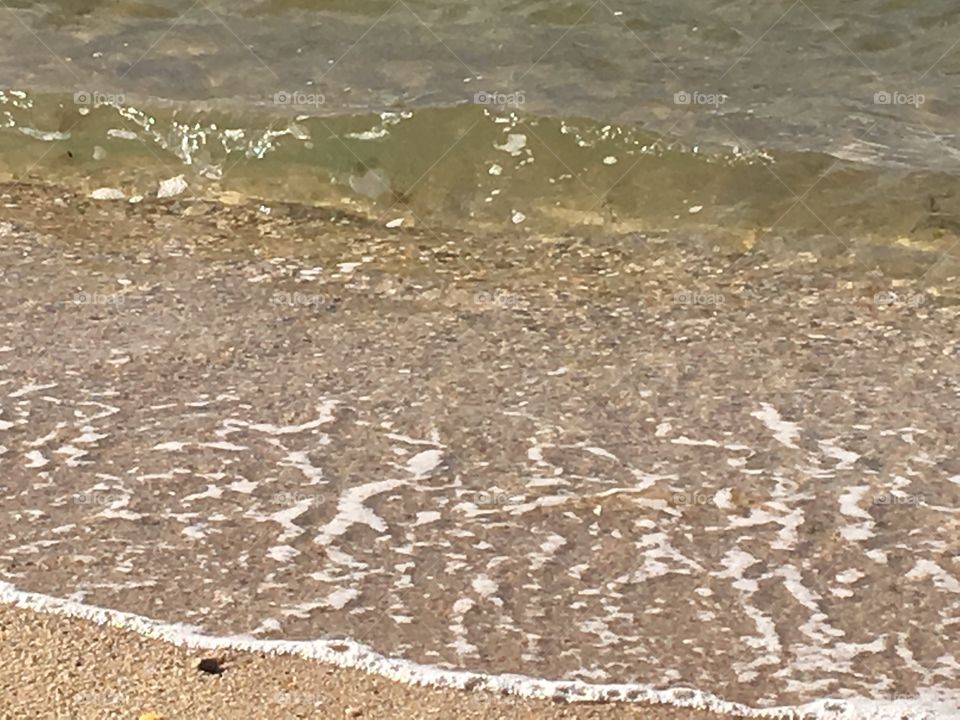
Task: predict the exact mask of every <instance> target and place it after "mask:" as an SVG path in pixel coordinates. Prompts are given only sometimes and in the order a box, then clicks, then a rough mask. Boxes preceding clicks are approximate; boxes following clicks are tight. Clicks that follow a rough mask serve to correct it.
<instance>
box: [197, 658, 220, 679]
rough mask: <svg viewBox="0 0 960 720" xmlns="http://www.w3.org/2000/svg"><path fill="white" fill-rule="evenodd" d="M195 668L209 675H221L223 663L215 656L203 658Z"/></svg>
mask: <svg viewBox="0 0 960 720" xmlns="http://www.w3.org/2000/svg"><path fill="white" fill-rule="evenodd" d="M197 670H199V671H200V672H205V673H207V674H209V675H223V665H221V664H220V661H219V660H217V658H204V659H203V660H201V661H200V663H199V664H198V665H197Z"/></svg>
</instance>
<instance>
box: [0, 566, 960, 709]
mask: <svg viewBox="0 0 960 720" xmlns="http://www.w3.org/2000/svg"><path fill="white" fill-rule="evenodd" d="M328 600H329V598H328ZM0 602H3V603H7V604H11V605H15V606H17V607H20V608H24V609H29V610H34V611H37V612H46V613H52V614H55V615H62V616H65V617H73V618H83V619H86V620H90V621H93V622H95V623H97V624H100V625H111V626H113V627H117V628H122V629H125V630H129V631H131V632H135V633H138V634H140V635H143V636H145V637H150V638H156V639H159V640H164V641H166V642H169V643H172V644H174V645H177V646H181V647H189V648H193V649H198V650H222V649H225V648H230V649H233V650H239V651H248V652H266V653H273V654H277V655H293V656H298V657H303V658H307V659H313V660H318V661H320V662H323V663H328V664H331V665H335V666H337V667H342V668H353V669H358V670H362V671H365V672H370V673H373V674H376V675H379V676H381V677H384V678H387V679H390V680H394V681H398V682H404V683H408V684H412V685H424V686H429V687H443V688H453V689H462V690H485V691H491V692H495V693H503V694H510V695H516V696H519V697H524V698H531V699H538V698H545V699H562V700H566V701H568V702H597V701H603V700H610V701H629V702H637V703H654V704H665V705H672V706H675V707H685V708H697V709H702V710H710V711H713V712H717V713H723V714H729V715H739V716H743V717H756V718H795V717H797V715H801V716H804V715H805V716H808V717H810V718H813V719H815V720H960V709H958V708H960V693H956V692H949V691H944V690H938V689H933V688H928V689H924V690H922V691H921V692H920V694H919V695H918V697H916V698H909V699H907V698H902V699H896V700H871V699H867V698H845V699H824V700H817V701H814V702H811V703H806V704H804V705H800V706H780V707H771V708H753V707H749V706H747V705H743V704H741V703H734V702H730V701H727V700H723V699H722V698H719V697H717V696H716V695H713V694H711V693H708V692H705V691H702V690H697V689H694V688H686V687H675V688H670V689H668V690H658V689H655V688H653V687H651V686H648V685H643V684H639V683H636V684H626V683H624V684H594V683H587V682H581V681H567V680H546V679H542V678H535V677H528V676H525V675H517V674H502V675H493V674H487V673H481V672H471V671H466V670H448V669H445V668H439V667H434V666H430V665H422V664H420V663H416V662H412V661H409V660H403V659H399V658H390V657H385V656H383V655H381V654H379V653H377V652H376V651H374V650H373V649H371V648H370V647H368V646H366V645H363V644H361V643H358V642H355V641H353V640H341V639H330V640H327V639H318V640H269V639H262V638H256V637H253V636H251V635H234V636H225V637H220V636H212V635H206V634H204V633H202V632H200V631H199V630H197V629H196V628H194V627H191V626H188V625H183V624H169V623H161V622H158V621H156V620H151V619H149V618H146V617H143V616H140V615H134V614H132V613H125V612H120V611H118V610H109V609H104V608H99V607H96V606H93V605H86V604H83V603H81V602H77V601H75V600H66V599H62V598H54V597H50V596H49V595H42V594H39V593H31V592H24V591H22V590H18V589H17V588H16V587H15V586H14V585H12V584H10V583H7V582H3V581H0Z"/></svg>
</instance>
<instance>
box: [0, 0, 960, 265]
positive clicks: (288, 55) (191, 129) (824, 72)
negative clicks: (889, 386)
mask: <svg viewBox="0 0 960 720" xmlns="http://www.w3.org/2000/svg"><path fill="white" fill-rule="evenodd" d="M2 12H3V13H4V16H5V19H6V22H5V23H3V24H2V26H0V47H2V48H3V50H2V51H0V89H4V93H3V95H2V96H0V128H2V129H0V150H2V160H0V162H2V171H3V172H4V173H5V174H6V175H8V176H10V177H14V178H25V177H33V178H37V179H41V180H47V181H49V180H54V181H69V182H71V183H74V182H77V183H80V184H82V185H83V187H84V188H85V189H88V190H91V191H92V190H94V189H96V188H98V187H111V188H118V189H120V190H122V191H123V192H124V193H125V194H126V195H128V196H129V195H137V194H142V195H148V194H149V193H151V192H155V191H156V189H157V186H158V182H159V181H160V180H163V179H165V178H169V177H172V176H176V175H180V174H183V175H184V178H185V180H186V182H187V183H188V185H189V188H190V191H191V192H193V193H201V192H202V193H208V194H217V193H221V194H222V193H233V192H237V193H241V194H244V195H252V196H256V197H262V198H281V199H288V200H302V201H307V202H337V203H341V202H342V203H347V204H350V205H353V206H355V207H357V208H362V209H364V210H365V211H367V212H370V213H372V214H373V215H374V217H377V218H380V217H381V216H382V219H383V220H384V222H388V221H390V220H398V219H399V218H401V217H403V218H405V220H404V222H406V223H408V224H410V223H419V224H421V225H422V224H428V225H429V224H431V223H433V222H441V221H442V222H444V223H450V222H453V223H456V224H460V225H469V224H477V223H479V224H491V225H493V226H496V227H502V228H512V227H515V226H521V227H522V228H530V227H537V228H543V229H549V230H562V229H563V228H565V227H569V226H570V225H571V224H573V225H578V224H591V225H600V224H602V225H619V226H624V227H643V228H646V227H657V228H670V227H676V226H711V227H714V228H716V227H722V228H726V229H730V230H732V231H734V232H735V233H736V234H738V236H739V237H742V238H743V242H744V243H745V244H747V245H749V244H750V242H752V240H751V237H752V235H751V234H753V235H760V236H762V235H764V234H767V233H770V232H778V233H787V234H789V233H794V232H796V233H801V234H808V235H809V234H818V235H819V234H823V235H827V236H831V235H832V236H847V235H850V234H867V235H871V236H872V235H878V236H882V237H884V238H886V239H887V240H888V241H890V242H896V241H898V240H899V241H901V242H905V241H909V243H911V244H915V245H918V246H921V247H923V248H926V249H938V248H940V246H941V245H944V244H949V243H950V242H951V241H952V239H954V237H955V236H956V234H957V231H958V227H960V215H957V214H955V213H960V202H958V201H957V192H956V190H957V183H958V180H957V178H958V176H960V172H958V169H960V142H958V141H957V139H956V128H957V125H958V123H960V97H958V94H957V92H956V77H957V75H958V74H960V50H957V48H955V47H954V45H955V43H956V37H957V29H958V20H960V9H958V8H957V7H956V6H955V4H951V3H947V2H939V1H934V2H925V3H922V4H921V3H917V2H906V1H905V0H901V1H891V0H882V1H881V0H855V1H853V2H849V3H845V4H843V6H842V7H838V6H836V4H835V3H827V2H816V1H813V0H811V2H808V3H789V2H783V1H780V0H777V1H776V2H771V3H763V4H758V3H727V2H720V1H719V0H711V1H709V2H704V1H702V0H701V1H697V2H695V1H693V0H680V1H679V2H674V3H638V2H630V3H625V4H623V5H615V4H610V3H606V2H603V3H589V2H585V1H580V0H576V1H572V2H560V3H556V2H552V3H547V2H522V3H521V2H510V1H508V0H497V1H495V2H481V3H472V4H466V3H462V4H457V5H451V4H449V3H441V2H435V1H430V0H411V1H410V2H398V3H390V2H386V1H385V0H366V1H364V2H351V3H346V2H341V1H332V2H313V1H309V0H284V1H282V2H281V1H279V0H272V1H261V2H256V1H252V0H242V1H241V2H233V3H225V2H218V1H217V2H209V3H203V4H199V5H194V4H192V3H190V2H179V1H175V2H168V3H162V4H161V3H150V2H131V1H128V0H122V1H120V2H109V3H108V2H98V1H95V0H85V1H80V2H66V1H64V2H41V3H37V2H25V1H22V0H21V1H20V2H14V3H8V7H7V9H6V10H3V11H2ZM24 93H25V94H24Z"/></svg>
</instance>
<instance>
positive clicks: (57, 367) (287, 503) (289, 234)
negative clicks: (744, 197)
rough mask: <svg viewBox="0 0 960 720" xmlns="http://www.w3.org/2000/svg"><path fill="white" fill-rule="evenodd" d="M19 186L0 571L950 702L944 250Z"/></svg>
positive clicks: (408, 649) (93, 592)
mask: <svg viewBox="0 0 960 720" xmlns="http://www.w3.org/2000/svg"><path fill="white" fill-rule="evenodd" d="M2 199H3V208H2V212H0V236H2V238H3V245H2V246H0V253H2V255H0V267H2V268H3V272H4V277H3V278H2V284H0V292H2V297H0V300H2V303H0V306H2V310H0V327H2V328H3V335H2V336H0V373H2V375H0V383H2V385H0V392H2V395H0V400H2V403H0V409H2V412H0V431H2V432H0V463H2V465H3V470H4V476H3V481H2V487H0V496H2V503H3V504H2V507H3V512H2V513H0V537H3V538H5V540H4V544H3V546H2V547H0V579H2V580H4V581H6V582H9V583H12V584H14V585H16V586H17V587H18V588H20V589H22V590H29V591H35V592H42V593H47V594H50V595H55V596H59V597H69V598H71V599H73V600H75V601H78V602H85V603H90V604H93V605H99V606H103V607H111V608H117V609H121V610H126V611H129V612H134V613H137V614H140V615H145V616H148V617H151V618H155V619H157V620H160V621H164V622H170V623H175V622H187V623H191V624H195V625H199V626H202V627H203V628H204V629H205V630H207V631H208V632H211V633H218V634H235V633H250V634H253V635H255V636H256V637H258V638H261V639H264V640H274V639H276V640H279V639H284V640H290V639H314V638H317V637H331V638H353V639H356V640H358V641H360V642H363V643H366V644H368V645H371V646H374V647H375V648H376V649H377V650H378V651H380V652H382V653H384V654H386V655H390V656H394V657H403V658H406V659H409V660H412V661H416V662H419V663H422V664H426V665H432V666H437V667H443V668H465V669H469V670H475V671H481V672H488V673H510V672H513V673H518V672H520V673H524V674H527V675H531V676H534V677H545V678H551V679H558V680H563V681H580V682H591V683H607V682H609V683H639V684H642V685H643V686H644V687H646V688H650V689H652V690H654V691H661V690H663V691H666V690H667V689H668V688H675V687H686V688H690V687H692V688H698V689H700V690H704V691H707V692H711V693H714V694H715V695H716V696H719V697H721V698H724V699H726V700H729V701H734V702H740V703H746V704H749V705H751V706H753V707H771V706H774V705H784V704H796V705H799V704H802V703H806V702H811V701H813V700H816V699H819V698H823V697H846V698H851V697H856V696H866V697H870V698H874V699H898V700H904V701H910V700H911V699H912V700H914V701H915V702H914V709H915V708H916V707H919V708H925V707H926V702H927V699H926V697H925V695H924V693H927V692H929V691H930V690H931V688H939V689H941V690H942V691H944V692H954V693H956V691H957V689H958V686H957V677H956V673H955V671H954V668H955V667H956V665H957V662H958V661H957V658H958V657H960V647H958V645H957V642H958V641H957V638H958V635H957V633H956V632H954V630H955V628H956V617H957V616H958V613H957V608H958V599H957V596H958V593H960V581H958V579H957V576H958V565H960V559H958V558H960V555H958V551H960V547H958V545H957V537H958V535H957V532H958V524H957V522H958V520H957V515H956V507H957V505H958V488H960V466H958V464H957V462H958V461H957V458H958V457H960V454H958V452H957V446H956V437H957V432H958V428H957V425H956V423H957V412H956V411H957V408H958V398H960V388H958V386H957V383H956V378H957V376H958V373H957V370H958V348H960V345H958V341H957V339H956V333H955V327H956V321H957V316H958V306H957V304H956V278H957V275H958V272H957V262H956V259H955V258H953V257H950V256H943V255H941V254H938V253H935V252H924V251H919V250H910V249H906V248H902V247H895V246H892V245H891V246H889V247H887V246H856V247H848V246H847V245H846V244H845V243H844V242H843V241H840V240H838V239H836V238H822V237H821V238H809V239H807V240H805V241H803V243H801V244H799V245H798V244H790V245H788V244H787V243H786V242H785V241H784V240H783V239H781V238H777V237H769V238H759V239H758V238H757V237H753V236H751V237H722V236H720V235H718V236H717V237H707V236H703V235H699V236H695V237H689V238H678V237H674V236H669V235H665V234H663V233H658V232H656V231H654V230H648V231H644V232H640V231H634V232H631V233H617V232H612V231H602V230H599V229H593V230H591V229H589V228H587V229H584V228H571V231H570V233H567V234H564V235H560V236H538V235H526V234H522V231H518V232H517V233H515V234H500V235H474V234H471V233H469V232H465V231H462V230H452V229H450V230H444V229H437V228H433V229H431V228H421V229H416V230H406V229H404V230H400V231H390V230H387V229H385V228H383V227H381V226H380V225H378V224H373V223H370V222H367V221H365V220H364V219H362V218H359V217H355V216H351V215H348V214H345V213H343V212H338V211H333V210H327V209H322V208H309V207H302V206H297V205H283V204H270V206H269V207H267V206H264V205H262V204H258V203H249V204H241V205H237V206H228V205H225V204H223V203H220V202H216V201H199V200H197V201H194V200H188V199H179V200H170V201H164V202H156V201H153V200H146V201H144V202H143V203H142V204H140V205H131V204H129V203H126V202H94V201H90V200H88V199H86V198H84V197H79V196H77V195H74V194H72V193H69V192H66V191H59V190H55V189H51V188H44V187H40V186H27V185H19V186H11V187H7V188H6V189H4V191H3V198H2ZM571 692H573V691H571ZM578 692H579V691H578ZM625 697H628V698H629V693H628V694H627V695H625Z"/></svg>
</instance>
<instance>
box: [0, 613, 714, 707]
mask: <svg viewBox="0 0 960 720" xmlns="http://www.w3.org/2000/svg"><path fill="white" fill-rule="evenodd" d="M204 657H205V656H203V655H200V654H197V653H196V652H191V651H189V650H184V649H180V648H176V647H174V646H172V645H169V644H167V643H163V642H160V641H157V640H150V639H147V638H144V637H141V636H139V635H136V634H134V633H132V632H127V631H123V630H119V629H117V628H111V627H102V626H98V625H95V624H93V623H91V622H88V621H83V620H75V619H66V618H63V617H58V616H55V615H46V614H38V613H34V612H30V611H26V610H17V609H14V608H12V607H10V606H7V605H0V720H24V719H25V718H31V719H34V718H35V719H36V720H48V719H49V720H54V719H59V718H70V720H103V718H107V717H109V718H111V719H112V720H121V719H123V720H126V719H127V718H129V719H130V720H136V719H137V718H140V717H141V716H142V715H143V714H145V713H149V712H153V713H155V714H156V715H157V716H158V717H159V718H160V719H162V720H221V719H222V718H238V719H240V718H243V719H244V720H280V719H281V718H282V719H284V720H286V719H287V718H324V719H326V718H330V719H331V720H333V719H335V718H367V719H369V720H378V719H380V718H384V719H385V718H390V719H391V720H392V719H394V718H395V719H396V720H427V719H428V718H429V719H431V720H433V719H436V718H452V717H457V718H464V719H465V720H481V719H484V720H488V719H489V720H494V719H496V720H521V719H522V720H560V719H561V718H563V719H564V720H600V719H601V718H603V719H604V720H607V719H609V720H627V719H630V720H709V719H710V718H716V717H718V716H715V715H711V714H708V713H703V712H697V711H691V710H680V709H677V708H670V707H663V706H637V705H611V704H606V705H569V704H566V703H554V702H548V701H539V702H538V701H525V700H519V699H516V698H511V697H497V696H494V695H491V694H487V693H470V692H456V691H452V690H438V689H429V688H422V687H413V686H410V685H403V684H400V683H394V682H390V681H388V680H384V679H383V678H380V677H377V676H375V675H368V674H366V673H362V672H359V671H355V670H342V669H339V668H332V667H328V666H323V665H319V664H317V663H315V662H311V661H308V660H303V659H300V658H291V657H282V656H267V655H262V654H251V653H240V652H232V653H227V654H225V655H224V656H222V660H223V666H224V668H225V670H224V673H223V674H222V675H220V676H216V675H210V674H206V673H203V672H201V671H199V670H198V669H197V665H198V663H199V661H200V660H201V659H203V658H204Z"/></svg>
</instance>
